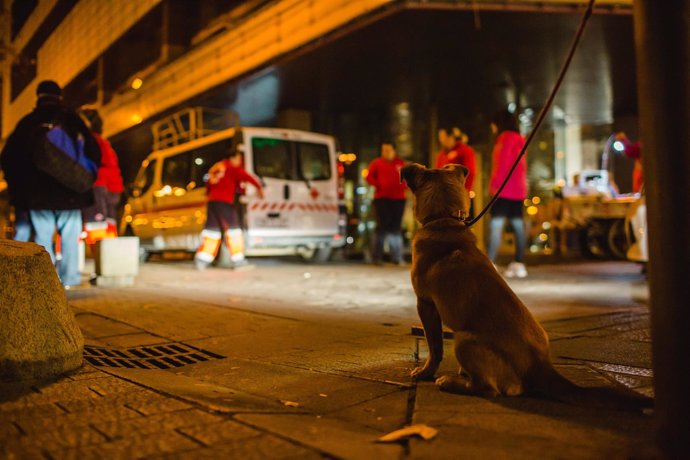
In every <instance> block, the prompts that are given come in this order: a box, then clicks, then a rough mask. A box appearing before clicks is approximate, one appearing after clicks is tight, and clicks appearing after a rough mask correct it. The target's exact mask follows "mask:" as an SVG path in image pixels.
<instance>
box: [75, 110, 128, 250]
mask: <svg viewBox="0 0 690 460" xmlns="http://www.w3.org/2000/svg"><path fill="white" fill-rule="evenodd" d="M79 113H80V115H82V116H83V117H84V118H85V119H86V121H87V124H88V126H89V128H90V129H91V134H92V135H93V137H94V138H95V139H96V142H98V147H99V149H100V151H101V166H100V168H98V176H97V178H96V182H95V183H94V184H93V194H94V200H95V202H94V204H93V206H89V207H88V208H85V209H84V210H83V211H82V216H83V218H84V228H85V230H86V233H87V238H86V242H87V244H92V243H95V242H96V241H98V240H101V239H103V238H114V237H116V236H117V205H118V204H120V197H121V195H122V191H123V190H124V186H123V183H122V173H121V172H120V166H119V164H118V159H117V154H116V153H115V150H113V147H112V146H111V145H110V142H108V140H107V139H105V138H104V137H103V136H102V133H103V120H102V119H101V116H100V115H99V114H98V111H97V110H96V109H88V108H87V109H82V110H80V111H79Z"/></svg>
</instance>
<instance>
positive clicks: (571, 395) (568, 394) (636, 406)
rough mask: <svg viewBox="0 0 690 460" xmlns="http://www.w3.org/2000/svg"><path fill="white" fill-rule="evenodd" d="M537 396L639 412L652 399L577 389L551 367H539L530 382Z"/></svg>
mask: <svg viewBox="0 0 690 460" xmlns="http://www.w3.org/2000/svg"><path fill="white" fill-rule="evenodd" d="M531 383H532V385H531V387H532V390H533V391H534V392H535V393H536V394H537V395H539V396H543V397H545V398H547V399H552V400H555V401H561V402H564V403H568V404H574V405H581V406H586V407H594V408H600V409H613V410H624V411H634V412H641V411H642V410H644V409H651V408H653V407H654V400H653V399H652V398H649V397H647V396H644V395H642V394H639V393H637V392H634V391H632V390H629V389H627V388H625V387H581V386H578V385H576V384H574V383H573V382H571V381H570V380H568V379H566V378H565V377H563V376H562V375H561V374H559V373H558V371H557V370H556V369H554V368H553V366H552V365H551V364H545V365H542V366H540V367H539V369H537V370H536V371H535V372H534V374H533V380H532V382H531Z"/></svg>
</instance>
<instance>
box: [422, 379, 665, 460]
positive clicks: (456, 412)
mask: <svg viewBox="0 0 690 460" xmlns="http://www.w3.org/2000/svg"><path fill="white" fill-rule="evenodd" d="M414 422H415V423H426V424H429V425H430V426H433V427H435V428H437V429H439V430H440V435H439V439H438V442H432V443H423V442H417V441H415V442H414V444H413V447H412V452H413V453H414V455H412V457H413V458H432V457H434V456H436V455H438V456H440V458H453V455H452V454H449V453H450V452H455V453H456V455H457V456H456V457H455V458H564V459H578V458H624V457H625V455H626V453H627V452H628V451H629V450H631V449H633V448H634V446H635V445H636V443H638V442H640V441H643V440H649V436H650V435H651V429H652V427H651V425H652V418H651V417H648V416H644V415H635V414H629V413H624V412H616V411H602V410H596V411H593V410H591V409H588V408H583V407H577V406H571V405H566V404H562V403H558V402H551V401H544V400H539V399H532V398H495V399H484V398H477V397H470V396H460V395H453V394H448V393H444V392H441V391H438V389H437V388H435V386H434V385H433V384H431V383H428V384H427V383H425V384H420V385H419V386H418V387H417V400H416V407H415V415H414ZM487 440H491V442H487ZM444 449H447V451H446V452H445V453H444V452H443V451H444Z"/></svg>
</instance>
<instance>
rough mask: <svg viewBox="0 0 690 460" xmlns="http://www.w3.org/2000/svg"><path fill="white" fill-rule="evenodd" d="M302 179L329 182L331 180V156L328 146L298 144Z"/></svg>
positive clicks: (307, 143) (306, 143)
mask: <svg viewBox="0 0 690 460" xmlns="http://www.w3.org/2000/svg"><path fill="white" fill-rule="evenodd" d="M297 149H298V152H299V165H300V173H301V179H306V180H328V179H330V178H331V164H330V155H329V154H328V146H327V145H326V144H316V143H312V142H298V143H297Z"/></svg>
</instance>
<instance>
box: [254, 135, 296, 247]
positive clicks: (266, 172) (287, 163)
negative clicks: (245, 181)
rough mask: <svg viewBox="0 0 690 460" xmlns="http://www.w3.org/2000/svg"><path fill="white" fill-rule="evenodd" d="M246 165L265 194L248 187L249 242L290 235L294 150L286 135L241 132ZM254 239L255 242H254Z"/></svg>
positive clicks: (292, 205)
mask: <svg viewBox="0 0 690 460" xmlns="http://www.w3.org/2000/svg"><path fill="white" fill-rule="evenodd" d="M244 145H245V169H246V170H247V172H249V173H250V174H254V175H255V176H256V177H258V178H259V180H260V182H261V186H262V187H263V189H264V198H263V200H259V199H258V197H256V196H254V194H253V190H252V189H251V188H250V189H249V190H248V191H247V192H248V194H247V196H246V197H245V201H246V210H247V213H246V223H247V228H248V229H249V234H250V239H249V241H248V244H249V246H252V245H253V246H256V245H262V244H263V243H264V238H267V237H268V238H271V237H276V236H284V237H285V236H289V235H290V232H291V229H292V228H293V226H294V222H293V220H294V219H293V213H292V212H291V207H294V196H293V193H294V192H293V189H292V182H293V181H292V180H291V178H292V177H293V176H294V175H295V172H294V169H295V165H294V160H293V152H292V147H291V145H290V142H289V141H288V140H287V139H279V138H276V137H269V136H266V135H264V136H261V135H250V134H247V133H246V132H245V133H244ZM253 243H255V244H253Z"/></svg>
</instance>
